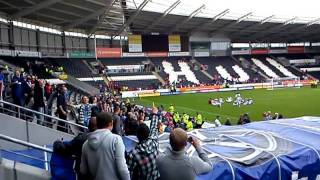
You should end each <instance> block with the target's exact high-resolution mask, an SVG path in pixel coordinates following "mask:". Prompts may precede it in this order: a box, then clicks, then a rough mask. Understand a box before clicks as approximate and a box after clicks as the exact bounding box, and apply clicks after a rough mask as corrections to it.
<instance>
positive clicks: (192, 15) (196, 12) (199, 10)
mask: <svg viewBox="0 0 320 180" xmlns="http://www.w3.org/2000/svg"><path fill="white" fill-rule="evenodd" d="M205 7H206V6H205V5H204V4H203V5H202V6H200V7H199V8H198V9H196V10H194V11H193V12H191V13H190V15H189V16H188V17H187V18H186V19H184V20H183V21H181V22H180V23H178V24H176V25H175V26H174V27H173V28H172V29H171V30H169V33H172V32H174V31H176V30H178V29H179V27H181V26H182V25H183V24H184V23H186V22H188V21H190V20H191V19H192V18H193V17H194V16H196V15H197V14H199V13H200V12H201V10H202V9H204V8H205Z"/></svg>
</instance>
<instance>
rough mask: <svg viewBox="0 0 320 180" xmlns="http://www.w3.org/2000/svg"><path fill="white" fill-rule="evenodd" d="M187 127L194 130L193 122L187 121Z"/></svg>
mask: <svg viewBox="0 0 320 180" xmlns="http://www.w3.org/2000/svg"><path fill="white" fill-rule="evenodd" d="M186 129H187V131H192V130H193V124H192V122H191V121H188V122H187V123H186Z"/></svg>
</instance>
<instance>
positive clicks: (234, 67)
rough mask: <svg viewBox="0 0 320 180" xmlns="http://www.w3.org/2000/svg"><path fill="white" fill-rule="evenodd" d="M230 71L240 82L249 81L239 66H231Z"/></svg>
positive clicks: (248, 77)
mask: <svg viewBox="0 0 320 180" xmlns="http://www.w3.org/2000/svg"><path fill="white" fill-rule="evenodd" d="M232 69H233V70H234V71H235V72H236V73H237V74H238V75H239V81H240V82H247V81H249V79H250V76H249V75H248V74H247V73H246V72H245V71H244V70H243V69H242V68H241V67H240V66H239V65H234V66H232Z"/></svg>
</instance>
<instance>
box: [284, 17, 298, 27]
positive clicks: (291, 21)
mask: <svg viewBox="0 0 320 180" xmlns="http://www.w3.org/2000/svg"><path fill="white" fill-rule="evenodd" d="M296 19H298V18H297V17H294V18H291V19H289V20H287V21H285V22H283V25H284V26H286V25H288V24H292V23H294V21H295V20H296Z"/></svg>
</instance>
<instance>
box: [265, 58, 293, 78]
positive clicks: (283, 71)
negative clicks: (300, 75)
mask: <svg viewBox="0 0 320 180" xmlns="http://www.w3.org/2000/svg"><path fill="white" fill-rule="evenodd" d="M267 61H268V62H269V63H270V64H271V65H272V66H274V67H275V68H277V69H279V71H280V72H281V73H282V74H284V75H285V76H287V77H296V76H295V75H294V74H292V73H291V72H290V71H289V70H288V69H287V68H285V67H284V66H283V65H282V64H280V63H278V62H277V61H275V60H274V59H271V58H267Z"/></svg>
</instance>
